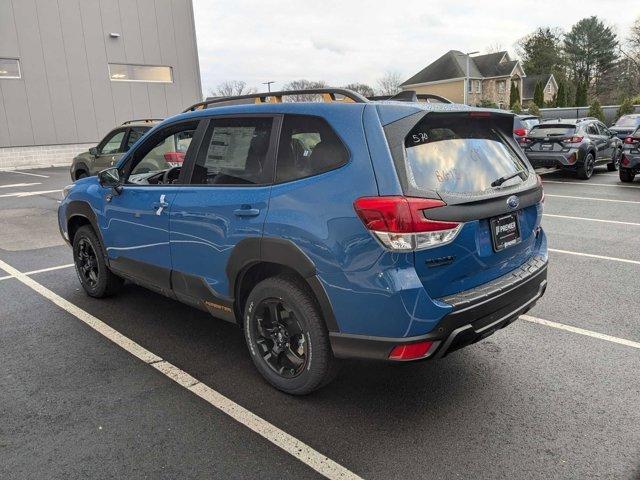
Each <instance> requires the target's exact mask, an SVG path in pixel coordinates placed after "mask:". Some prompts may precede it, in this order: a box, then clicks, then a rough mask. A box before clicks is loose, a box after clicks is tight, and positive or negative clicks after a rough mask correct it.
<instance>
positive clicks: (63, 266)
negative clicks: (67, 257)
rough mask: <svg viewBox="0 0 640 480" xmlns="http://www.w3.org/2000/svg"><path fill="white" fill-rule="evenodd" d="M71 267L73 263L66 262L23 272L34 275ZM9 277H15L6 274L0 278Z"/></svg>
mask: <svg viewBox="0 0 640 480" xmlns="http://www.w3.org/2000/svg"><path fill="white" fill-rule="evenodd" d="M71 267H73V263H68V264H66V265H58V266H55V267H49V268H41V269H40V270H31V271H30V272H24V274H25V275H34V274H36V273H44V272H53V271H55V270H62V269H63V268H71ZM10 278H15V277H14V276H13V275H7V276H5V277H0V281H1V280H9V279H10Z"/></svg>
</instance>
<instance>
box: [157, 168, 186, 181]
mask: <svg viewBox="0 0 640 480" xmlns="http://www.w3.org/2000/svg"><path fill="white" fill-rule="evenodd" d="M180 168H182V166H177V167H171V168H170V169H169V170H165V172H164V173H163V174H162V183H163V184H165V185H167V184H170V183H173V181H174V180H177V179H178V177H179V176H180ZM175 172H177V175H176V176H175V178H172V175H174V173H175Z"/></svg>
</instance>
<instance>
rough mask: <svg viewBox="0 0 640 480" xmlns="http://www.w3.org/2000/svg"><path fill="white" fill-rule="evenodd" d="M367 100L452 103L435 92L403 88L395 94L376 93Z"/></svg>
mask: <svg viewBox="0 0 640 480" xmlns="http://www.w3.org/2000/svg"><path fill="white" fill-rule="evenodd" d="M368 98H369V100H395V101H397V102H420V101H422V102H426V103H432V102H429V100H436V101H437V102H439V103H453V102H452V101H451V100H449V99H448V98H445V97H441V96H440V95H436V94H435V93H416V91H415V90H403V91H401V92H399V93H396V94H395V95H376V96H373V97H368Z"/></svg>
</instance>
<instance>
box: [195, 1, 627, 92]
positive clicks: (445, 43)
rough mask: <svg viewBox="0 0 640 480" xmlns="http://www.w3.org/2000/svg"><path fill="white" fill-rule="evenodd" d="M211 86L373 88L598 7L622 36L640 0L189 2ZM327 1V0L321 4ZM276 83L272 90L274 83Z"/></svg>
mask: <svg viewBox="0 0 640 480" xmlns="http://www.w3.org/2000/svg"><path fill="white" fill-rule="evenodd" d="M193 4H194V13H195V21H196V33H197V37H198V53H199V56H200V70H201V74H202V89H203V91H204V93H205V94H207V93H208V92H209V90H210V89H211V88H215V86H216V85H218V84H219V83H221V82H223V81H225V80H244V81H245V82H247V84H248V85H250V86H255V87H258V89H259V90H260V91H262V90H263V89H264V90H266V86H264V85H261V83H262V82H265V81H267V80H275V82H276V83H275V84H274V85H273V88H276V89H278V88H279V87H281V86H282V85H283V84H284V83H286V82H287V81H289V80H293V79H299V78H307V79H310V80H325V81H326V82H328V83H329V84H330V85H333V86H341V85H344V84H347V83H350V82H364V83H368V84H370V85H372V86H374V85H375V83H376V79H378V78H379V77H380V76H381V75H382V74H383V73H384V72H385V71H386V70H397V71H399V72H400V73H401V74H402V76H403V78H405V79H406V78H408V77H409V76H411V75H413V74H414V73H416V72H417V71H419V70H420V69H422V68H423V67H425V66H426V65H427V64H429V63H430V62H432V61H433V60H435V59H436V58H438V57H439V56H440V55H442V54H443V53H445V52H446V51H448V50H451V49H455V50H462V51H473V50H480V51H481V52H485V51H486V50H487V48H488V47H490V46H493V45H499V46H501V47H502V49H506V50H509V51H510V52H511V53H513V51H514V44H515V43H516V42H517V40H518V39H519V38H521V37H523V36H524V35H526V34H527V33H529V32H531V31H532V30H534V29H535V28H536V27H538V26H547V25H548V26H552V27H560V28H562V29H564V30H569V29H570V28H571V26H572V25H573V24H574V23H575V22H577V21H578V20H580V19H581V18H584V17H587V16H591V15H597V16H599V17H600V18H601V19H603V20H604V21H605V22H606V23H607V24H609V25H611V26H613V27H614V29H615V31H616V32H617V33H618V35H619V36H626V35H627V32H628V30H629V27H630V25H631V24H632V22H633V20H634V19H635V18H637V17H638V16H640V0H615V1H612V0H599V1H598V0H580V1H579V2H578V1H576V0H572V1H563V0H536V1H535V2H527V1H514V0H511V1H496V0H484V1H448V2H446V1H443V0H441V1H438V2H432V1H427V0H421V1H420V0H416V1H414V0H405V1H402V2H400V1H397V2H390V1H386V2H383V1H372V0H369V1H363V2H356V1H349V0H343V1H332V0H329V1H327V0H324V1H314V2H312V1H306V0H298V1H293V0H271V1H264V0H263V1H255V0H233V1H231V0H193ZM320 5H322V6H320ZM273 88H272V89H273Z"/></svg>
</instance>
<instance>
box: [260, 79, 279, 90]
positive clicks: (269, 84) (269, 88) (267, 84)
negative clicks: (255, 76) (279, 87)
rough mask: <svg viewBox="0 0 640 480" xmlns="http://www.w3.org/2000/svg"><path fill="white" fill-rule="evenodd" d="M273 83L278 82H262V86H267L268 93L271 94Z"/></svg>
mask: <svg viewBox="0 0 640 480" xmlns="http://www.w3.org/2000/svg"><path fill="white" fill-rule="evenodd" d="M272 83H276V82H275V81H274V80H270V81H268V82H262V84H263V85H266V86H267V91H268V92H269V93H271V84H272Z"/></svg>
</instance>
